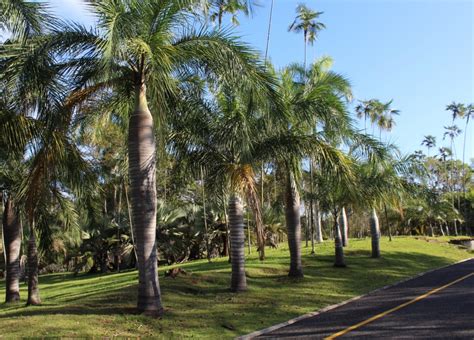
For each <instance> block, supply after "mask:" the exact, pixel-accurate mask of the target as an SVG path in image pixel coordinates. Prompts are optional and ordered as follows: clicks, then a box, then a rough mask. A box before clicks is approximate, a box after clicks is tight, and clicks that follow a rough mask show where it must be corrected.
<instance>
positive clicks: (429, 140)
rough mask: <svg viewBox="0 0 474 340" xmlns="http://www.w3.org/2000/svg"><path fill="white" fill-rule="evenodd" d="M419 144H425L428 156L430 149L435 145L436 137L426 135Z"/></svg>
mask: <svg viewBox="0 0 474 340" xmlns="http://www.w3.org/2000/svg"><path fill="white" fill-rule="evenodd" d="M421 145H424V146H426V148H427V149H428V157H429V156H430V150H431V149H432V148H434V147H435V146H436V137H435V136H432V135H427V136H425V138H424V139H423V141H422V142H421Z"/></svg>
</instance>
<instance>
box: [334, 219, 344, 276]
mask: <svg viewBox="0 0 474 340" xmlns="http://www.w3.org/2000/svg"><path fill="white" fill-rule="evenodd" d="M337 215H338V214H337V213H334V214H333V216H334V231H333V232H334V250H335V261H334V267H345V266H346V262H345V259H344V247H343V245H342V233H341V226H340V225H339V218H338V216H337Z"/></svg>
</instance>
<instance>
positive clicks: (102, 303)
mask: <svg viewBox="0 0 474 340" xmlns="http://www.w3.org/2000/svg"><path fill="white" fill-rule="evenodd" d="M447 241H448V239H447V238H442V239H441V238H440V239H432V238H410V237H395V238H393V241H392V242H389V241H388V239H387V238H383V239H382V240H381V249H382V257H381V258H379V259H372V258H370V239H361V240H356V239H351V240H350V243H349V246H348V247H347V248H346V250H345V252H346V263H347V265H348V267H347V268H334V267H333V263H334V254H333V252H334V245H333V242H330V241H326V242H325V243H323V244H318V245H317V247H316V255H310V250H311V248H310V247H308V248H305V247H304V246H303V248H302V253H303V266H304V273H305V277H304V279H300V280H294V279H293V280H292V279H290V278H288V276H287V274H288V264H289V254H288V247H287V246H286V244H285V245H284V244H282V245H280V247H279V248H278V249H272V250H268V251H267V260H266V261H265V262H263V263H262V262H260V261H259V260H258V254H257V253H256V252H254V253H253V254H252V255H251V256H249V257H248V258H247V260H246V271H247V277H248V286H249V290H248V291H247V292H245V293H240V294H233V293H230V292H229V290H228V288H227V287H228V281H229V279H230V264H229V263H228V262H227V259H226V258H219V259H215V260H214V261H213V262H212V263H208V262H207V261H206V260H199V261H194V262H189V263H186V264H183V265H181V268H183V269H184V270H185V273H183V274H180V275H178V276H177V277H176V278H174V279H173V278H170V277H164V273H165V271H167V270H169V269H170V268H172V267H162V268H160V280H161V282H160V283H161V287H162V291H163V303H164V306H165V315H164V317H163V318H162V319H153V318H149V317H145V316H141V315H136V314H134V310H135V307H136V296H135V294H136V285H137V278H138V274H137V272H136V271H127V272H122V273H114V274H103V275H85V274H80V275H77V276H74V275H72V274H70V273H63V274H49V275H44V276H41V277H40V283H41V294H42V296H43V300H44V303H43V305H41V306H31V307H25V306H24V302H25V300H24V299H25V298H26V296H27V294H26V285H25V284H24V283H22V285H21V297H22V301H21V304H16V305H11V304H10V305H5V304H2V305H1V306H0V329H1V330H2V331H1V333H2V335H3V336H5V337H20V336H21V337H25V336H26V337H31V336H33V337H36V336H41V337H43V336H74V337H76V336H134V337H136V336H154V337H156V336H162V337H165V338H170V337H176V338H181V337H198V338H202V337H208V338H215V339H217V338H220V339H222V338H232V337H235V336H237V335H242V334H246V333H249V332H252V331H254V330H257V329H261V328H265V327H268V326H270V325H273V324H275V323H279V322H282V321H285V320H287V319H290V318H293V317H295V316H297V315H301V314H304V313H307V312H311V311H315V310H318V309H320V308H322V307H324V306H327V305H330V304H334V303H337V302H341V301H344V300H347V299H349V298H351V297H353V296H357V295H360V294H364V293H367V292H369V291H371V290H373V289H376V288H378V287H382V286H384V285H387V284H390V283H394V282H397V281H399V280H402V279H404V278H407V277H410V276H413V275H415V274H416V273H420V272H423V271H426V270H429V269H432V268H437V267H441V266H444V265H448V264H450V263H454V262H456V261H459V260H461V259H464V258H468V257H470V256H472V254H469V253H468V252H467V251H465V250H463V249H460V248H458V247H455V246H453V245H450V244H449V243H447ZM4 289H5V287H4V282H2V283H1V286H0V296H2V295H3V294H5V292H4Z"/></svg>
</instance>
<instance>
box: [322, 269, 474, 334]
mask: <svg viewBox="0 0 474 340" xmlns="http://www.w3.org/2000/svg"><path fill="white" fill-rule="evenodd" d="M473 275H474V273H471V274H467V275H465V276H463V277H460V278H459V279H457V280H454V281H452V282H450V283H448V284H445V285H444V286H442V287H438V288H435V289H433V290H430V291H429V292H428V293H425V294H423V295H420V296H418V297H416V298H414V299H413V300H410V301H408V302H405V303H403V304H401V305H399V306H397V307H394V308H392V309H389V310H387V311H385V312H383V313H380V314H377V315H375V316H373V317H371V318H369V319H367V320H365V321H362V322H359V323H358V324H355V325H353V326H350V327H348V328H346V329H343V330H342V331H340V332H337V333H334V334H333V335H330V336H328V337H326V338H324V339H325V340H331V339H335V338H337V337H340V336H342V335H344V334H346V333H349V332H350V331H353V330H355V329H357V328H360V327H362V326H364V325H367V324H368V323H371V322H373V321H375V320H378V319H380V318H383V317H384V316H386V315H388V314H390V313H393V312H395V311H397V310H399V309H402V308H403V307H406V306H408V305H411V304H412V303H415V302H417V301H420V300H422V299H424V298H426V297H428V296H430V295H432V294H435V293H437V292H439V291H440V290H443V289H445V288H448V287H449V286H452V285H454V284H456V283H458V282H461V281H462V280H465V279H467V278H468V277H470V276H473Z"/></svg>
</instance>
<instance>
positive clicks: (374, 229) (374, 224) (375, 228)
mask: <svg viewBox="0 0 474 340" xmlns="http://www.w3.org/2000/svg"><path fill="white" fill-rule="evenodd" d="M370 235H371V238H372V257H374V258H377V257H380V227H379V218H378V216H377V212H376V211H375V208H372V215H371V216H370Z"/></svg>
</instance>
